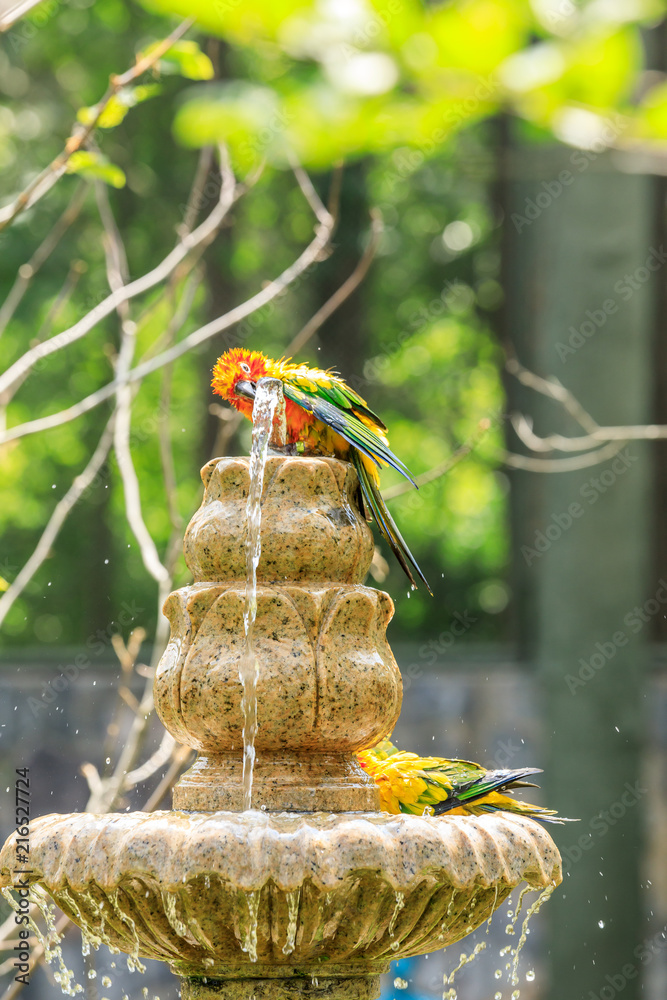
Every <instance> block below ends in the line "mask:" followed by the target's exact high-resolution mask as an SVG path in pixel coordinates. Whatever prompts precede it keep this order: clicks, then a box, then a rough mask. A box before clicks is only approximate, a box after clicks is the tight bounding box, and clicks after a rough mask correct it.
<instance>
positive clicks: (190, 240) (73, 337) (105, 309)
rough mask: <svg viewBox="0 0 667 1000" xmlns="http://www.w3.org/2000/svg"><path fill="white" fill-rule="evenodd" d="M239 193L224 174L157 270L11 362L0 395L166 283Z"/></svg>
mask: <svg viewBox="0 0 667 1000" xmlns="http://www.w3.org/2000/svg"><path fill="white" fill-rule="evenodd" d="M242 191H243V188H242V187H240V186H238V187H237V186H235V185H234V183H233V180H231V179H230V178H229V176H228V175H227V174H225V175H223V183H222V186H221V188H220V198H219V200H218V202H217V204H216V205H215V207H214V208H213V210H212V211H211V213H210V214H209V215H208V216H207V218H206V219H205V220H204V221H203V222H202V223H201V224H200V225H199V226H198V227H197V228H196V229H195V230H193V232H192V233H187V234H186V235H185V236H184V237H183V238H182V239H181V240H180V241H179V242H178V243H177V244H176V246H175V247H174V249H173V250H172V251H171V253H169V254H167V256H166V257H165V258H164V260H162V261H161V262H160V263H159V264H158V265H157V267H154V268H153V270H152V271H149V272H148V273H147V274H144V275H142V277H141V278H137V279H136V280H135V281H131V282H130V283H129V284H127V285H124V286H123V287H122V288H118V289H117V290H116V291H114V292H112V293H111V295H108V296H107V297H106V298H105V299H103V300H102V302H100V303H99V304H98V305H96V306H95V308H94V309H91V310H90V312H89V313H87V314H86V315H85V316H83V317H82V318H81V319H80V320H79V321H78V322H77V323H75V324H74V325H73V326H71V327H69V329H67V330H63V331H62V333H59V334H57V335H56V336H55V337H52V338H51V339H50V340H48V341H47V342H46V343H45V344H40V345H39V347H36V348H33V349H32V350H30V351H26V353H25V354H24V355H23V356H22V357H21V358H19V359H18V360H17V361H15V362H14V364H13V365H11V367H10V368H8V369H7V371H6V372H5V373H4V374H3V375H2V376H0V393H3V392H5V391H6V390H7V389H9V388H10V387H11V386H12V385H13V384H14V382H15V381H16V380H17V379H19V378H21V377H22V376H23V375H24V374H25V373H26V372H28V371H29V370H30V369H31V368H32V366H33V365H34V364H35V362H36V361H38V360H40V359H41V358H45V357H48V355H50V354H54V353H55V352H56V351H60V350H62V349H63V348H64V347H69V345H70V344H73V343H74V342H75V341H77V340H80V339H81V337H84V336H85V335H86V334H87V333H89V332H90V330H92V329H93V328H94V327H95V326H97V324H98V323H99V322H100V321H101V320H103V319H104V318H105V317H106V316H109V315H110V314H111V313H112V312H114V311H115V310H117V309H118V307H119V306H120V305H121V304H122V303H123V302H128V301H129V300H130V299H133V298H135V297H136V296H137V295H142V294H143V293H144V292H147V291H149V290H150V289H151V288H153V287H154V286H155V285H158V284H160V282H162V281H164V280H166V279H167V278H168V277H169V275H170V274H171V273H172V272H173V271H174V270H175V268H176V267H178V265H179V264H180V263H181V261H182V260H184V259H185V257H186V256H187V255H188V254H189V253H190V252H191V251H192V250H193V249H195V247H198V246H199V245H200V244H201V243H203V242H204V241H205V240H206V239H208V238H209V237H210V236H211V235H213V234H214V233H216V232H217V230H218V229H219V227H220V225H221V223H222V221H223V219H224V218H225V216H226V215H227V213H228V211H229V209H230V208H231V206H232V205H233V204H234V201H235V200H236V198H238V197H239V196H240V194H241V193H242ZM158 367H160V366H158ZM115 390H116V386H114V388H113V390H112V391H111V393H110V395H113V394H114V393H115ZM105 398H108V397H105Z"/></svg>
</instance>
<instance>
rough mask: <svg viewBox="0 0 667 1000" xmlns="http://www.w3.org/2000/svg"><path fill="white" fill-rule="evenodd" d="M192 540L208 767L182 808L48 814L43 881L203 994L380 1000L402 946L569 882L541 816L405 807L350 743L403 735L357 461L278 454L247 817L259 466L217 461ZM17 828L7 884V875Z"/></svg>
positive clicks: (40, 852) (188, 679) (5, 863)
mask: <svg viewBox="0 0 667 1000" xmlns="http://www.w3.org/2000/svg"><path fill="white" fill-rule="evenodd" d="M202 478H203V480H204V484H205V494H204V499H203V502H202V505H201V507H200V509H199V510H198V511H197V513H196V514H195V515H194V517H193V519H192V521H191V523H190V525H189V527H188V530H187V533H186V537H185V552H186V559H187V562H188V565H189V567H190V569H191V571H192V573H193V576H194V579H195V582H194V583H193V584H192V585H191V586H189V587H185V588H183V589H182V590H179V591H176V592H175V593H173V594H172V595H171V596H170V597H169V598H168V600H167V602H166V604H165V613H166V614H167V616H168V618H169V621H170V624H171V639H170V642H169V645H168V647H167V649H166V651H165V653H164V656H163V657H162V660H161V662H160V664H159V667H158V669H157V671H156V677H155V701H156V706H157V710H158V713H159V715H160V718H161V719H162V721H163V723H164V724H165V726H166V727H167V729H168V730H169V731H170V732H171V733H172V735H173V736H174V737H175V738H176V739H177V740H179V741H180V742H182V743H184V744H186V745H188V746H191V747H194V748H195V749H196V750H197V751H198V754H199V756H198V758H197V761H196V763H195V764H194V766H193V767H192V768H191V769H190V770H189V771H188V772H187V773H186V774H185V775H184V776H183V777H182V778H181V780H180V782H179V783H178V784H177V786H176V787H175V789H174V800H173V801H174V811H171V812H170V811H165V812H156V813H151V814H144V813H133V814H115V815H106V816H93V815H90V814H85V813H84V814H75V815H73V816H46V817H42V818H41V819H39V820H37V821H36V822H35V823H34V824H32V825H31V867H32V871H33V874H32V875H31V876H30V878H31V880H32V881H35V882H40V883H41V884H42V885H44V886H45V888H46V889H47V891H48V892H49V893H50V894H51V896H52V897H53V898H54V899H55V901H56V902H57V903H58V905H59V906H60V907H61V908H62V909H63V910H64V912H65V913H67V914H68V915H69V916H70V917H71V918H72V920H74V922H75V923H77V924H78V925H79V926H80V927H82V928H83V930H84V932H85V933H86V934H88V935H89V936H90V937H91V938H92V939H93V940H96V941H104V942H106V943H107V944H109V945H110V946H111V947H113V948H117V949H120V950H122V951H125V952H128V953H130V954H134V955H135V956H143V957H151V958H159V959H162V960H164V961H167V962H169V964H170V966H171V968H172V970H173V971H174V972H175V973H176V974H177V975H179V976H181V977H182V981H183V983H182V995H183V996H184V997H186V998H188V1000H200V998H203V997H204V996H207V997H208V996H211V997H213V996H214V995H215V996H217V997H225V998H229V1000H241V998H243V1000H250V998H251V997H255V998H257V1000H259V998H263V997H265V996H266V997H269V996H270V997H272V998H276V997H283V996H284V997H290V998H293V997H297V996H298V997H301V996H305V995H313V996H315V995H316V996H318V997H340V998H341V1000H342V998H345V1000H372V998H374V997H377V996H378V995H379V978H378V977H379V975H380V973H381V972H383V971H385V970H386V969H387V968H388V966H389V963H390V962H391V961H392V960H393V959H396V958H400V957H404V956H410V955H419V954H424V953H426V952H429V951H433V950H435V949H438V948H443V947H445V946H447V945H448V944H451V943H453V942H455V941H458V940H459V939H460V938H462V937H463V936H464V935H465V934H467V933H469V932H470V931H472V930H474V929H475V928H476V927H477V926H479V925H480V924H481V923H482V922H483V921H484V920H486V919H488V918H489V917H490V915H491V914H492V913H493V911H494V909H495V908H496V907H497V906H499V905H500V904H501V903H502V901H503V900H504V899H505V898H506V897H507V896H508V895H509V893H510V892H511V891H512V889H513V888H514V887H515V886H516V885H518V884H519V883H520V882H521V881H523V880H525V881H527V882H528V883H529V884H530V885H531V886H534V887H535V888H545V887H547V886H550V885H553V884H556V883H557V882H558V881H560V877H561V874H560V857H559V855H558V851H557V850H556V847H555V845H554V844H553V841H552V840H551V838H550V837H549V835H548V834H547V833H546V831H545V830H544V829H543V828H542V827H541V826H540V825H539V824H537V823H535V822H533V821H532V820H529V819H524V818H522V817H518V816H516V815H509V814H502V813H498V814H495V815H486V816H482V817H459V816H443V817H437V818H436V817H416V816H409V815H398V816H392V815H387V814H383V813H381V812H380V811H379V797H378V793H377V791H376V789H375V786H374V785H373V783H372V782H371V780H370V779H369V778H368V776H367V775H366V773H365V772H364V770H363V769H362V768H361V767H360V765H359V764H358V762H357V759H356V756H355V754H356V751H357V750H361V749H365V748H368V747H371V746H373V745H374V744H375V743H376V742H378V741H379V740H380V739H381V737H383V736H384V735H385V734H386V733H388V732H390V731H391V729H392V728H393V726H394V724H395V722H396V719H397V718H398V714H399V711H400V704H401V680H400V674H399V671H398V669H397V667H396V663H395V661H394V658H393V656H392V653H391V650H390V649H389V646H388V645H387V642H386V638H385V629H386V626H387V624H388V622H389V620H390V618H391V615H392V612H393V606H392V603H391V600H390V598H389V597H388V596H387V595H386V594H383V593H381V592H379V591H376V590H374V589H372V588H369V587H365V586H363V584H362V581H363V579H364V577H365V575H366V572H367V570H368V567H369V564H370V560H371V556H372V551H373V542H372V536H371V532H370V530H369V528H368V525H367V524H366V522H365V520H364V519H363V517H362V516H361V513H360V508H359V500H358V497H359V491H358V482H357V479H356V474H355V472H354V470H353V469H352V467H351V466H349V465H347V464H346V463H343V462H339V461H336V460H334V459H327V458H291V457H290V458H283V457H271V458H269V459H268V462H267V467H266V472H265V480H264V492H263V495H262V529H261V531H262V533H261V540H262V552H261V560H260V562H259V566H258V570H257V578H258V588H257V617H256V623H255V631H254V645H255V650H256V654H257V657H258V661H259V665H260V671H259V680H258V684H257V700H258V709H257V720H258V729H257V737H256V741H255V747H256V751H257V762H256V767H255V773H254V781H253V789H252V805H253V809H252V811H247V812H242V811H241V809H242V803H243V783H242V761H243V738H242V729H243V717H242V711H241V698H242V693H243V692H242V685H241V681H240V679H239V664H240V661H241V657H242V655H243V653H244V649H245V636H244V625H243V608H244V599H245V538H246V520H245V504H246V498H247V495H248V489H249V474H248V461H247V460H246V459H220V460H215V461H213V462H210V463H209V464H208V465H207V466H205V468H204V469H203V471H202ZM13 851H14V846H13V842H12V838H10V840H9V841H8V842H7V844H6V845H5V847H4V848H3V850H2V853H1V854H0V883H2V884H4V885H9V884H12V882H13V881H14V879H15V878H17V877H20V876H16V875H14V873H13V863H14V853H13Z"/></svg>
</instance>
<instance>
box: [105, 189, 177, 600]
mask: <svg viewBox="0 0 667 1000" xmlns="http://www.w3.org/2000/svg"><path fill="white" fill-rule="evenodd" d="M95 193H96V196H97V204H98V208H99V211H100V218H101V219H102V224H103V226H104V233H105V236H106V240H105V257H106V265H107V279H108V282H109V287H110V289H111V291H112V292H116V291H121V290H122V288H123V285H124V279H125V278H126V277H127V274H128V266H127V255H126V253H125V247H124V245H123V241H122V238H121V235H120V233H119V231H118V227H117V226H116V220H115V219H114V217H113V212H112V211H111V205H110V204H109V195H108V192H107V189H106V186H105V185H103V184H102V183H101V182H99V181H98V182H97V184H96V185H95ZM129 310H130V307H129V305H128V303H127V301H125V302H120V303H119V305H118V316H119V318H120V323H121V344H120V351H119V352H118V360H117V362H116V378H117V379H118V380H119V381H120V382H121V383H122V382H123V381H124V379H125V377H126V375H127V373H128V371H129V370H130V367H131V365H132V359H133V357H134V351H135V347H136V325H135V324H134V323H133V322H132V320H131V319H130V311H129ZM131 424H132V388H131V386H129V385H125V384H121V385H120V386H119V388H118V390H117V392H116V423H115V426H114V451H115V454H116V461H117V462H118V471H119V472H120V478H121V481H122V483H123V495H124V498H125V516H126V517H127V522H128V524H129V526H130V528H131V530H132V534H133V535H134V537H135V539H136V541H137V544H138V546H139V552H140V554H141V559H142V562H143V564H144V566H145V567H146V570H147V571H148V572H149V573H150V575H151V576H152V577H153V579H155V580H157V581H158V582H161V581H163V580H166V579H167V578H168V576H169V574H168V572H167V569H166V567H165V566H163V565H162V562H161V561H160V557H159V555H158V551H157V548H156V545H155V542H154V541H153V538H152V536H151V534H150V532H149V530H148V528H147V527H146V523H145V521H144V517H143V514H142V511H141V492H140V489H139V478H138V476H137V472H136V469H135V468H134V462H133V461H132V450H131V448H130V430H131Z"/></svg>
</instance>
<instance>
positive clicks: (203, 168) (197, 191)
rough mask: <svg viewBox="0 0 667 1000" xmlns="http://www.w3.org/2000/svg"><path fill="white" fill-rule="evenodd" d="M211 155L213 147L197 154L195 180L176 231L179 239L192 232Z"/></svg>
mask: <svg viewBox="0 0 667 1000" xmlns="http://www.w3.org/2000/svg"><path fill="white" fill-rule="evenodd" d="M213 154H214V150H213V146H203V147H202V149H201V150H200V152H199V160H198V162H197V170H196V173H195V179H194V182H193V184H192V188H191V190H190V194H189V196H188V203H187V205H186V206H185V215H184V216H183V222H182V225H181V228H180V229H179V231H178V235H179V236H180V237H181V239H182V238H183V236H185V235H186V234H187V233H189V232H191V231H192V227H193V226H194V224H195V222H196V221H197V216H198V215H199V209H200V207H201V205H200V202H201V197H202V192H203V190H204V185H205V184H206V178H207V177H208V175H209V171H210V169H211V167H212V166H213Z"/></svg>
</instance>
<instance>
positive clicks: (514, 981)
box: [442, 885, 556, 1000]
mask: <svg viewBox="0 0 667 1000" xmlns="http://www.w3.org/2000/svg"><path fill="white" fill-rule="evenodd" d="M555 888H556V886H555V885H549V886H547V888H546V889H543V890H542V892H541V893H540V894H539V896H538V897H537V899H536V900H535V901H534V902H533V903H532V904H531V905H530V906H529V907H528V909H527V910H526V915H525V917H524V920H523V924H522V925H521V935H520V937H519V941H518V943H517V946H516V948H513V947H512V945H511V944H508V945H505V946H504V947H503V948H501V949H500V957H501V958H503V957H504V956H505V955H508V956H509V958H508V961H507V964H506V965H505V970H506V971H507V973H508V979H509V982H510V984H511V986H513V987H517V986H518V985H519V956H520V955H521V950H522V948H523V946H524V945H525V943H526V938H527V936H528V935H529V934H530V930H529V928H528V923H529V921H530V919H531V917H532V916H533V915H534V914H536V913H539V911H540V908H541V907H542V905H543V904H544V903H546V901H547V899H549V897H550V896H551V894H552V893H553V891H554V889H555ZM531 891H534V890H533V889H532V886H529V885H528V886H524V888H523V889H522V890H521V892H520V893H519V896H518V899H517V903H516V907H515V909H514V910H508V911H507V916H508V917H509V918H510V922H509V923H508V924H507V926H506V927H505V933H506V934H514V931H515V928H516V924H517V921H518V918H519V914H520V913H521V907H522V905H523V900H524V897H525V896H526V893H528V892H531ZM497 898H498V890H497V889H496V897H495V899H496V900H497ZM450 905H451V904H450ZM491 916H493V911H492V913H491ZM490 922H491V917H489V919H488V921H487V928H486V933H487V934H488V932H489V924H490ZM486 946H487V942H486V941H484V940H483V941H479V942H478V943H477V944H476V945H475V948H474V950H473V951H472V952H471V953H470V955H467V954H466V953H465V952H462V953H461V958H460V961H459V964H458V965H457V966H456V968H455V969H452V971H451V972H450V973H449V975H448V976H445V978H444V985H445V987H449V989H445V991H444V992H443V994H442V998H443V1000H457V996H458V994H457V991H456V989H455V988H454V987H453V986H452V983H453V982H454V977H455V976H456V974H457V972H459V971H460V970H461V969H462V968H463V966H464V965H468V964H469V963H470V962H472V961H473V960H474V959H475V958H476V957H477V955H479V953H480V952H482V951H484V949H485V948H486ZM502 975H503V973H502V970H501V969H496V971H495V973H494V978H495V979H496V980H499V979H502ZM534 979H535V972H534V971H533V970H532V969H529V970H528V972H527V973H526V980H527V982H532V981H533V980H534ZM520 995H521V991H520V990H519V989H516V988H515V989H513V990H512V993H511V996H510V998H508V1000H520ZM494 1000H503V994H502V992H500V991H497V992H496V993H495V994H494Z"/></svg>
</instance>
